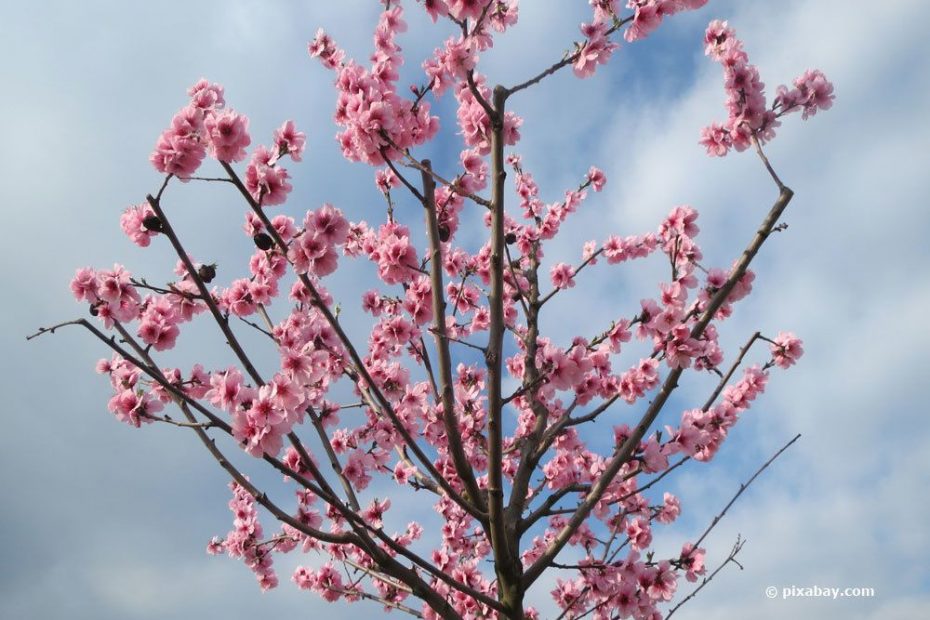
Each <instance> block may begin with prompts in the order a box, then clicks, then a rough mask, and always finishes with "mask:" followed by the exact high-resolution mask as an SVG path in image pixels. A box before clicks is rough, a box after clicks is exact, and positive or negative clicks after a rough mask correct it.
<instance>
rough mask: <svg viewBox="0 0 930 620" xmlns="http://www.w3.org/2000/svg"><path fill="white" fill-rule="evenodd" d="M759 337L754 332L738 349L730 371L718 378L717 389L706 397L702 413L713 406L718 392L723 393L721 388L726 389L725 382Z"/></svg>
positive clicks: (760, 335) (718, 394) (759, 335)
mask: <svg viewBox="0 0 930 620" xmlns="http://www.w3.org/2000/svg"><path fill="white" fill-rule="evenodd" d="M761 337H762V334H760V333H759V332H756V333H754V334H753V335H752V336H751V337H750V338H749V341H748V342H746V344H744V345H743V348H742V349H740V351H739V355H738V356H737V357H736V360H734V361H733V365H732V366H730V370H728V371H727V374H725V375H723V376H722V377H721V378H720V382H719V383H717V387H716V388H714V391H713V393H712V394H711V395H710V397H708V399H707V402H706V403H704V406H703V407H702V408H701V409H702V410H703V411H707V410H708V409H710V408H711V407H712V406H713V405H714V401H715V400H717V397H718V396H720V392H722V391H723V388H724V387H726V384H727V382H728V381H729V380H730V378H731V377H733V373H735V372H736V369H737V368H739V365H740V364H742V363H743V358H744V357H746V354H747V353H748V352H749V349H750V348H751V347H752V345H753V343H754V342H755V341H756V340H758V339H759V338H761Z"/></svg>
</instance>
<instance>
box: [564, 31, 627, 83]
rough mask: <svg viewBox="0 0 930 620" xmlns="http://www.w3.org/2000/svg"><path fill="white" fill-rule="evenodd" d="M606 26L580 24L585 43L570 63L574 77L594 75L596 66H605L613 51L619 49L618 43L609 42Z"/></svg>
mask: <svg viewBox="0 0 930 620" xmlns="http://www.w3.org/2000/svg"><path fill="white" fill-rule="evenodd" d="M607 28H608V25H607V24H606V23H604V22H596V23H592V24H582V25H581V33H582V34H583V35H584V36H585V39H586V40H585V42H584V44H583V45H582V46H581V49H579V50H578V52H576V56H575V62H574V63H572V66H573V70H574V72H575V75H577V76H578V77H580V78H586V77H590V76H592V75H594V70H595V69H596V68H597V65H602V64H605V63H606V62H607V61H608V60H610V57H611V56H612V55H613V53H614V51H615V50H616V49H617V48H619V47H620V44H619V43H615V42H614V41H611V40H610V39H609V38H608V36H607Z"/></svg>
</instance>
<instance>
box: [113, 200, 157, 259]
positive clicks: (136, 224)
mask: <svg viewBox="0 0 930 620" xmlns="http://www.w3.org/2000/svg"><path fill="white" fill-rule="evenodd" d="M152 217H155V212H154V211H152V207H150V206H149V204H148V203H145V202H144V203H142V204H138V205H135V206H132V207H129V208H128V209H126V210H125V211H123V215H122V216H120V218H119V225H120V228H122V229H123V232H124V233H126V236H127V237H129V238H130V239H131V240H132V242H133V243H135V244H136V245H137V246H139V247H140V248H146V247H148V246H149V243H151V239H152V237H154V236H155V235H157V234H158V231H157V230H153V229H149V228H147V227H146V226H145V223H144V221H145V220H146V218H152Z"/></svg>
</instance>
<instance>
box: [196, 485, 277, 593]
mask: <svg viewBox="0 0 930 620" xmlns="http://www.w3.org/2000/svg"><path fill="white" fill-rule="evenodd" d="M229 488H230V489H231V490H232V492H233V498H232V499H231V500H230V502H229V509H230V510H231V511H232V513H233V515H234V519H233V529H232V530H230V531H229V533H228V534H226V538H225V540H222V541H220V540H217V539H214V540H213V541H211V545H210V547H211V548H213V549H214V550H217V551H218V550H219V547H220V545H222V548H224V549H225V550H226V553H228V554H229V556H230V557H234V558H241V559H242V561H243V562H244V563H245V565H246V566H248V567H249V569H251V571H252V572H253V573H255V578H256V579H257V580H258V584H259V586H260V587H261V589H262V590H263V591H265V590H270V589H272V588H275V587H277V586H278V576H277V575H276V574H275V572H274V568H273V566H272V565H273V563H274V561H273V556H272V554H271V551H272V550H273V548H269V545H268V543H266V542H265V541H263V540H262V534H263V531H262V524H261V523H260V522H259V520H258V511H257V510H256V509H255V499H254V498H253V497H252V495H251V494H250V493H249V492H248V491H247V490H245V489H244V488H243V487H242V486H240V485H239V484H237V483H235V482H231V483H230V484H229Z"/></svg>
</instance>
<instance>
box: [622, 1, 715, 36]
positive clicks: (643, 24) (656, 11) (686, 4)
mask: <svg viewBox="0 0 930 620" xmlns="http://www.w3.org/2000/svg"><path fill="white" fill-rule="evenodd" d="M705 4H707V0H628V2H627V4H626V5H627V8H630V9H633V23H632V24H631V25H630V27H629V28H627V30H626V32H625V33H624V34H623V37H624V38H625V39H626V40H627V41H630V42H633V41H638V40H639V39H644V38H646V37H647V36H649V35H650V34H652V33H653V32H654V31H655V30H656V28H658V27H659V25H660V24H661V23H662V20H663V19H665V18H666V17H668V16H670V15H674V14H675V13H679V12H681V11H689V10H694V9H699V8H701V7H702V6H704V5H705Z"/></svg>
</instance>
